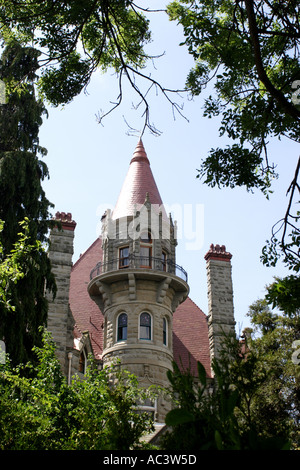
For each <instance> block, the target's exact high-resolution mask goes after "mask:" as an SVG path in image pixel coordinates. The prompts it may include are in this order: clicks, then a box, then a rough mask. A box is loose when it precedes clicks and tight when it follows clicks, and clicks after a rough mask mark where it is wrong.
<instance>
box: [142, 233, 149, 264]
mask: <svg viewBox="0 0 300 470" xmlns="http://www.w3.org/2000/svg"><path fill="white" fill-rule="evenodd" d="M151 259H152V239H151V233H150V232H142V233H141V246H140V266H141V267H142V268H151Z"/></svg>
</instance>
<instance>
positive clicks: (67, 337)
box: [47, 212, 76, 373]
mask: <svg viewBox="0 0 300 470" xmlns="http://www.w3.org/2000/svg"><path fill="white" fill-rule="evenodd" d="M54 220H55V221H56V222H57V225H56V226H55V227H54V228H53V229H52V230H51V233H50V249H49V258H50V261H51V265H52V273H53V274H54V276H55V280H56V285H57V293H56V297H55V299H54V300H53V299H52V297H51V298H50V297H49V298H48V301H49V306H48V322H47V329H48V331H50V332H51V333H52V337H53V340H54V341H55V343H56V352H57V356H58V359H59V361H60V363H61V367H62V371H63V373H67V366H68V364H67V350H70V348H72V347H73V327H74V323H75V322H74V319H73V315H72V313H71V311H70V308H69V288H70V275H71V268H72V255H73V240H74V230H75V227H76V222H74V220H72V214H70V213H65V212H57V213H56V215H55V218H54Z"/></svg>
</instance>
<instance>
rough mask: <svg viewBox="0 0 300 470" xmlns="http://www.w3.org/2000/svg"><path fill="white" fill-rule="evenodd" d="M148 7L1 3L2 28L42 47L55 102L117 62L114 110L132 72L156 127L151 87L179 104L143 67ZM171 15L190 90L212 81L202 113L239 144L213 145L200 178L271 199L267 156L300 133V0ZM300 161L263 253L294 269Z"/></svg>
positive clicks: (78, 1) (185, 0) (187, 6)
mask: <svg viewBox="0 0 300 470" xmlns="http://www.w3.org/2000/svg"><path fill="white" fill-rule="evenodd" d="M150 11H153V10H151V3H150V2H149V7H144V8H143V7H141V6H140V5H138V4H137V3H134V2H133V1H131V0H122V1H119V0H110V1H103V0H101V1H100V0H86V1H82V0H73V1H67V0H66V1H64V2H57V1H52V0H51V1H50V0H49V1H45V2H35V1H32V0H20V1H18V2H14V1H13V0H0V24H1V34H2V36H3V38H4V39H7V38H8V37H11V36H12V35H13V36H17V37H18V38H21V39H22V41H23V42H24V43H26V44H28V43H29V42H30V43H31V44H33V45H34V47H36V48H37V49H38V50H39V51H40V52H41V55H40V57H39V66H40V67H41V76H40V80H39V88H40V91H41V93H42V95H43V96H44V97H45V98H46V99H47V100H48V101H49V102H51V103H52V104H54V105H58V104H60V103H68V102H69V101H71V100H72V98H74V96H76V95H77V94H78V93H79V92H80V91H81V90H82V89H83V88H84V87H85V86H87V84H88V83H89V81H90V78H91V76H92V74H93V72H94V71H95V70H97V69H101V70H103V71H106V70H107V69H108V68H113V69H114V70H115V71H116V73H117V76H118V79H119V95H118V98H117V100H116V102H115V103H114V104H113V105H112V108H111V110H109V111H108V113H109V112H111V111H112V110H113V109H115V108H116V107H117V106H119V105H120V103H121V102H122V96H123V89H122V83H123V79H124V77H125V78H127V79H128V81H129V83H130V84H131V86H132V87H133V89H134V90H135V92H136V93H137V96H138V98H139V105H140V104H141V103H143V104H144V119H145V123H144V128H143V131H144V130H145V128H146V127H148V128H149V129H150V130H152V131H153V132H155V131H156V129H155V127H154V126H153V125H152V124H150V120H149V102H148V95H149V90H150V89H151V87H152V86H154V87H156V88H159V89H160V90H161V91H162V93H163V95H164V96H165V97H166V98H167V99H168V100H169V102H170V103H171V105H172V106H173V109H174V108H175V109H176V110H177V111H178V112H180V113H181V110H180V107H179V106H177V105H176V103H174V102H173V101H172V100H171V99H170V92H171V91H176V90H169V89H166V88H163V86H162V85H161V84H160V83H158V82H156V81H155V80H154V79H153V78H152V77H151V76H150V75H149V74H147V73H146V72H145V71H144V70H143V67H144V66H145V64H146V62H147V59H149V58H150V57H149V55H148V54H147V53H146V52H145V46H146V44H147V43H148V42H149V41H150V39H151V35H150V30H149V21H148V19H147V17H146V16H145V12H147V14H148V13H149V12H150ZM163 11H165V10H163ZM167 13H168V15H169V18H170V19H171V20H173V21H177V22H178V23H179V24H180V25H181V26H182V27H183V33H184V36H185V41H184V44H185V45H187V47H188V51H189V53H190V54H191V55H192V56H193V58H194V60H195V66H194V67H193V69H192V70H191V72H190V73H189V75H188V77H187V83H186V90H188V91H189V92H191V93H192V95H199V94H200V93H201V91H202V90H203V89H204V88H205V87H206V86H207V85H208V84H209V83H210V82H211V84H213V87H214V94H213V95H211V96H209V97H208V98H207V99H206V100H205V107H204V115H205V116H207V117H209V118H212V117H214V116H221V126H220V134H221V136H222V135H227V136H228V137H229V138H230V139H232V140H233V141H234V142H233V144H232V145H229V146H227V147H225V148H219V147H218V148H213V149H211V151H210V152H209V155H208V156H207V157H206V158H204V159H203V160H202V163H201V165H200V168H199V172H198V177H199V178H201V179H203V180H204V182H205V183H206V184H208V185H209V186H212V187H214V186H218V187H223V186H225V187H236V186H244V187H246V188H247V190H251V191H252V190H254V189H256V188H258V189H260V190H261V191H263V193H264V194H266V195H267V196H269V193H270V192H271V183H272V180H273V179H274V178H277V177H278V175H277V173H276V164H275V163H274V162H272V161H271V159H270V155H268V142H269V139H270V138H274V137H275V138H279V139H281V138H283V137H287V138H289V139H292V140H293V141H296V142H299V139H300V131H299V129H300V126H299V121H300V97H299V89H300V67H299V39H300V26H299V2H298V1H297V0H291V1H289V2H282V1H281V0H272V1H270V0H264V1H260V0H236V1H233V0H226V1H222V0H217V1H214V2H212V1H209V0H201V1H200V0H181V1H178V0H176V1H172V2H171V3H170V4H169V5H168V7H167ZM137 78H143V79H144V80H146V82H147V83H149V87H148V88H147V89H146V91H141V89H140V88H139V86H138V80H137ZM139 105H138V106H139ZM108 113H106V114H108ZM106 114H104V115H101V116H99V121H101V120H102V118H103V117H104V116H105V115H106ZM181 114H182V113H181ZM299 161H300V160H299ZM299 167H300V165H299V163H298V165H297V167H296V169H295V176H294V178H293V180H292V182H291V185H290V187H289V188H288V194H289V196H290V199H289V203H288V207H287V211H286V214H285V215H284V217H282V219H280V221H279V222H278V224H275V225H274V227H273V231H272V237H271V239H270V241H269V242H268V243H267V245H266V247H265V248H264V251H263V254H262V261H263V262H264V263H265V264H267V265H274V264H276V262H277V260H278V259H279V258H280V257H281V256H282V255H283V260H284V262H285V263H286V265H287V266H288V267H289V268H291V269H294V270H296V271H299V269H300V261H299V247H300V237H299V235H300V234H299V229H298V227H297V222H298V217H299V213H298V212H295V211H294V206H293V203H294V202H295V198H296V197H297V193H298V192H299V185H298V182H297V179H298V175H299V171H300V170H299ZM279 234H280V235H279Z"/></svg>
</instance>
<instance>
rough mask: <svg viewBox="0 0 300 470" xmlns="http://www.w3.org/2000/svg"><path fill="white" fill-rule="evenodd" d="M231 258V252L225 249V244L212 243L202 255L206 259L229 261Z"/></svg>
mask: <svg viewBox="0 0 300 470" xmlns="http://www.w3.org/2000/svg"><path fill="white" fill-rule="evenodd" d="M231 258H232V254H231V253H229V252H228V251H226V246H225V245H218V244H217V245H214V244H213V243H212V244H211V245H210V247H209V250H208V252H207V253H206V255H205V256H204V259H205V260H206V261H209V260H212V259H214V260H219V261H230V260H231Z"/></svg>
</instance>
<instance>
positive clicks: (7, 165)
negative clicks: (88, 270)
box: [0, 40, 55, 365]
mask: <svg viewBox="0 0 300 470" xmlns="http://www.w3.org/2000/svg"><path fill="white" fill-rule="evenodd" d="M37 57H38V53H37V52H36V51H35V50H34V49H33V48H31V47H25V48H23V47H22V46H21V45H20V44H19V43H18V42H17V41H15V40H9V41H8V42H7V44H6V47H5V49H4V51H3V53H2V56H1V60H0V79H1V80H2V82H3V83H4V84H5V91H6V100H5V103H4V104H2V105H0V219H1V220H3V221H4V222H5V223H4V226H3V227H2V230H1V233H0V243H1V250H2V258H3V260H4V259H12V258H11V254H12V253H13V250H15V247H16V244H17V243H19V241H20V240H19V233H20V223H21V222H22V221H24V220H26V221H27V222H26V246H25V245H24V249H25V250H26V247H36V249H34V250H31V254H30V263H29V258H28V256H27V255H26V251H25V252H24V257H23V259H24V260H25V257H26V256H27V260H28V262H27V264H26V266H25V265H24V266H22V267H21V270H22V272H23V275H22V276H19V277H18V282H17V283H13V282H10V283H9V285H8V284H7V285H6V287H5V288H6V295H9V301H10V306H13V307H14V311H13V314H12V312H11V309H7V305H5V303H4V302H1V303H0V338H1V340H4V341H5V343H6V348H7V352H8V353H9V354H10V358H11V360H12V361H13V363H14V364H15V365H16V364H18V363H20V362H22V361H27V360H28V358H29V357H30V356H31V354H32V348H33V346H34V345H36V344H40V341H41V337H40V335H39V333H38V331H39V329H38V328H39V326H40V325H45V324H46V320H47V300H46V297H45V287H46V288H47V289H48V290H49V291H50V292H51V291H52V292H53V293H54V292H55V282H54V278H53V275H52V274H51V268H50V261H49V258H48V255H47V253H46V250H45V249H44V247H45V245H46V244H47V241H48V230H49V219H50V213H49V208H50V207H51V204H50V202H49V201H48V199H47V198H46V195H45V192H44V190H43V188H42V181H43V180H44V179H45V178H46V177H48V169H47V166H46V164H45V163H44V162H43V161H42V160H41V159H40V158H39V156H40V155H41V156H44V155H45V154H46V149H44V148H43V147H41V146H40V144H39V136H38V133H39V127H40V125H41V124H42V116H43V114H46V111H45V108H44V106H43V103H42V102H41V101H39V100H36V98H35V90H34V88H35V80H36V67H37ZM24 241H25V240H24ZM21 251H22V247H21V245H20V247H19V251H18V256H19V257H20V259H21ZM23 267H24V269H23ZM7 289H9V292H8V291H7Z"/></svg>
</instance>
